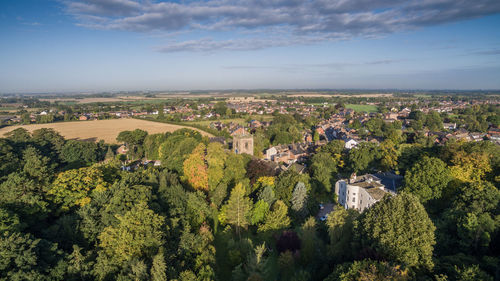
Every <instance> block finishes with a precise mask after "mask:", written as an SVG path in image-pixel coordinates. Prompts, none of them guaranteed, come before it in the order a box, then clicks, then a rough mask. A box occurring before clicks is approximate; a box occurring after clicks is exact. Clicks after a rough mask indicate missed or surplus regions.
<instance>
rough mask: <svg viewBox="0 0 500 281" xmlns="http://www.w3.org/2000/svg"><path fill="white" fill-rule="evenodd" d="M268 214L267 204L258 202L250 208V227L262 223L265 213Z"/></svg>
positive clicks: (262, 201) (261, 201)
mask: <svg viewBox="0 0 500 281" xmlns="http://www.w3.org/2000/svg"><path fill="white" fill-rule="evenodd" d="M268 212H269V204H267V202H266V201H264V200H259V201H257V203H255V205H254V206H253V208H252V213H251V216H250V223H251V224H252V225H257V224H258V223H260V222H262V221H264V218H265V217H266V215H267V213H268Z"/></svg>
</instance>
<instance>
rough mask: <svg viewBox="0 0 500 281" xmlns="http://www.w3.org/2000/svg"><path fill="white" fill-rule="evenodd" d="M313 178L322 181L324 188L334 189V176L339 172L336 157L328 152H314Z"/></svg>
mask: <svg viewBox="0 0 500 281" xmlns="http://www.w3.org/2000/svg"><path fill="white" fill-rule="evenodd" d="M311 171H312V178H313V179H314V180H316V181H317V182H318V183H320V185H321V187H322V190H324V191H326V192H331V191H332V182H331V181H332V178H333V176H334V174H335V173H336V172H337V163H336V161H335V159H334V158H333V157H332V156H331V155H330V154H329V153H326V152H320V153H316V154H314V156H313V157H312V159H311Z"/></svg>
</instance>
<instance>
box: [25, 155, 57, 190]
mask: <svg viewBox="0 0 500 281" xmlns="http://www.w3.org/2000/svg"><path fill="white" fill-rule="evenodd" d="M23 162H24V167H23V172H24V173H25V174H26V175H27V176H28V177H30V178H31V179H33V180H35V181H36V182H37V183H41V184H46V183H48V182H49V181H50V180H51V178H52V175H53V173H54V168H55V165H54V164H52V163H51V162H50V158H49V157H46V156H43V155H41V153H40V151H39V150H37V149H36V148H34V147H32V146H28V148H26V149H25V150H24V151H23Z"/></svg>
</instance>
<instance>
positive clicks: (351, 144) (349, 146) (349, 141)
mask: <svg viewBox="0 0 500 281" xmlns="http://www.w3.org/2000/svg"><path fill="white" fill-rule="evenodd" d="M356 145H358V142H357V141H356V140H354V139H347V140H346V141H345V144H344V147H345V148H346V149H352V148H354V147H356Z"/></svg>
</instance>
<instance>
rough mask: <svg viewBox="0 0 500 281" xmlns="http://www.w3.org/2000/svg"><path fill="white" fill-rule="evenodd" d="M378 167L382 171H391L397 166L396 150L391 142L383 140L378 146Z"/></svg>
mask: <svg viewBox="0 0 500 281" xmlns="http://www.w3.org/2000/svg"><path fill="white" fill-rule="evenodd" d="M380 154H381V159H380V167H381V168H382V170H383V171H391V170H393V169H395V168H396V167H397V165H398V161H397V160H398V150H397V149H396V146H395V145H394V143H393V142H392V141H391V140H385V141H383V142H382V143H381V144H380Z"/></svg>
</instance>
